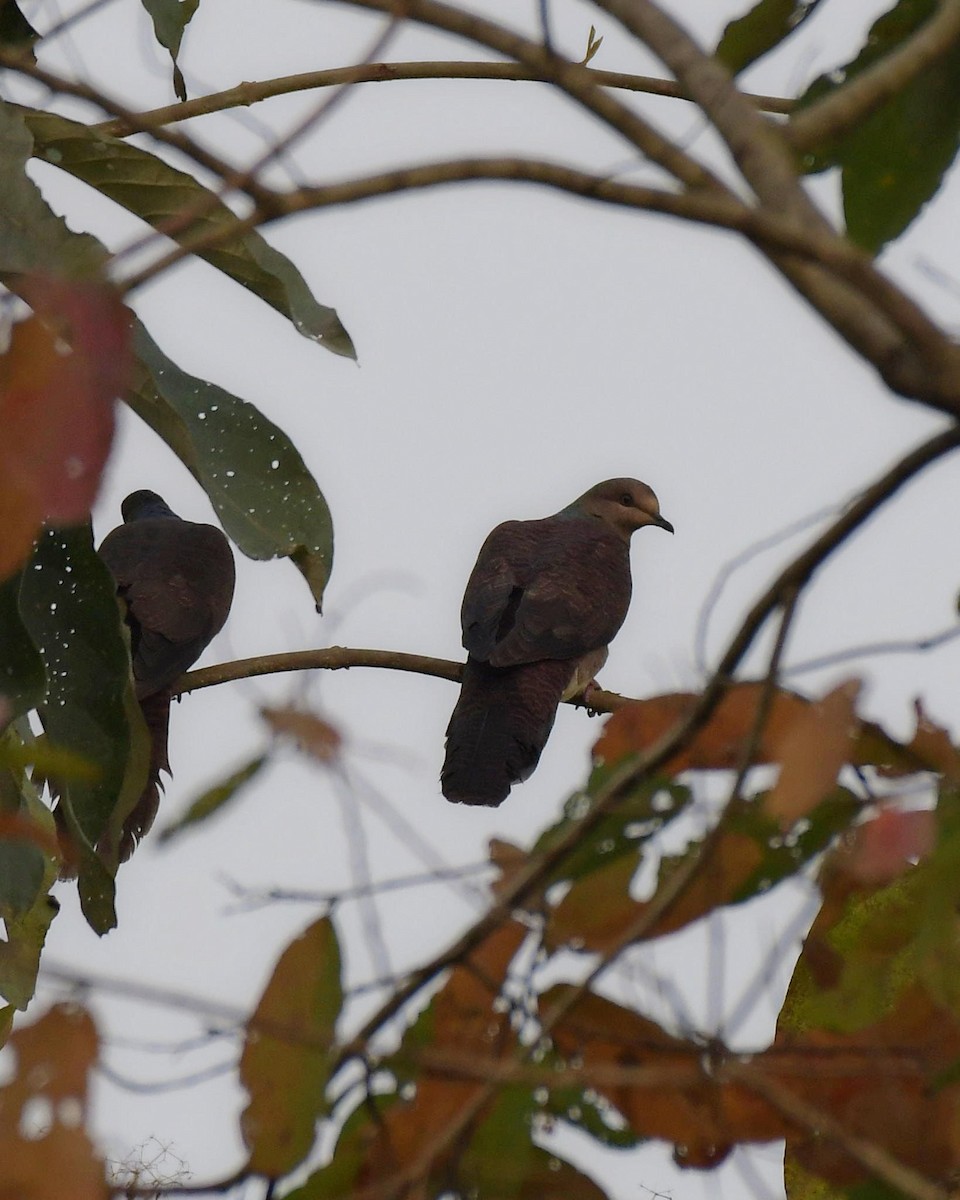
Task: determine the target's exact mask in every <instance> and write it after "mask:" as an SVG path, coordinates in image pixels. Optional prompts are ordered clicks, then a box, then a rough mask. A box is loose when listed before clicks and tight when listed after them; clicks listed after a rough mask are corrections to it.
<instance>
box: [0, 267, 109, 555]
mask: <svg viewBox="0 0 960 1200" xmlns="http://www.w3.org/2000/svg"><path fill="white" fill-rule="evenodd" d="M22 293H23V296H24V298H25V299H26V300H27V302H28V303H29V304H30V306H31V307H32V308H33V310H34V312H33V316H31V317H28V318H27V319H26V320H24V321H21V322H20V323H19V324H18V325H16V326H15V327H14V329H13V333H12V335H11V340H10V347H9V349H8V351H7V353H6V355H5V356H4V357H3V358H2V359H0V425H2V428H3V430H4V436H3V439H2V441H0V478H2V484H0V487H2V489H3V493H4V495H3V497H2V500H0V506H2V508H3V510H4V511H13V512H15V513H16V514H17V515H18V518H19V520H18V526H23V528H22V529H20V531H19V532H20V534H21V540H22V536H23V535H24V534H25V533H26V527H27V526H31V527H32V529H31V533H30V536H31V538H32V536H33V535H34V533H35V532H36V529H37V528H38V527H39V525H40V524H41V523H42V522H44V521H51V522H55V523H58V524H65V525H70V524H78V523H79V522H81V521H83V520H85V519H86V518H87V516H89V513H90V508H91V505H92V504H93V501H94V499H95V497H96V494H97V489H98V487H99V484H100V475H101V472H102V470H103V466H104V463H105V462H106V459H107V455H108V454H109V451H110V445H111V442H112V440H113V428H114V404H115V401H116V399H117V397H118V395H119V394H120V393H121V392H122V391H123V390H124V388H125V387H126V384H127V382H128V378H129V373H130V368H131V364H132V358H131V354H130V329H129V313H128V311H127V310H126V309H125V308H124V306H123V304H122V303H121V301H120V298H119V296H118V294H117V293H116V292H115V291H114V290H113V289H111V288H109V287H107V286H105V285H103V284H99V283H81V282H70V281H67V280H63V279H55V278H52V277H46V276H34V277H32V278H31V279H29V280H26V281H25V282H24V286H23V288H22Z"/></svg>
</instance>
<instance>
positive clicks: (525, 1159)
mask: <svg viewBox="0 0 960 1200" xmlns="http://www.w3.org/2000/svg"><path fill="white" fill-rule="evenodd" d="M538 1111H539V1109H538V1107H537V1105H536V1104H535V1102H534V1100H533V1097H532V1096H531V1094H530V1092H529V1090H528V1089H525V1088H522V1087H505V1088H503V1089H501V1091H500V1095H499V1097H498V1098H497V1102H496V1104H494V1106H493V1108H492V1109H491V1110H490V1112H489V1114H488V1115H487V1116H486V1117H485V1119H484V1120H483V1121H481V1122H480V1124H479V1126H478V1127H477V1130H476V1132H475V1133H474V1135H473V1138H472V1139H471V1142H470V1145H469V1146H468V1148H467V1150H466V1153H465V1154H464V1155H463V1157H462V1158H461V1159H460V1167H459V1171H458V1175H459V1183H460V1186H461V1190H462V1191H463V1192H464V1193H465V1194H467V1195H470V1194H473V1195H476V1196H496V1197H497V1200H534V1198H535V1197H543V1196H563V1197H564V1198H565V1200H603V1197H604V1196H605V1195H606V1193H605V1192H603V1191H602V1190H601V1189H600V1188H598V1187H597V1185H596V1184H595V1183H594V1182H593V1181H592V1180H591V1179H589V1178H588V1177H587V1176H586V1175H583V1174H581V1173H580V1172H579V1171H578V1170H577V1169H576V1168H575V1167H573V1166H571V1165H570V1163H568V1162H564V1161H563V1160H562V1159H559V1158H557V1157H556V1156H555V1155H553V1154H550V1153H549V1152H548V1151H546V1150H542V1149H541V1148H540V1147H539V1146H538V1145H536V1144H535V1142H534V1141H533V1140H532V1125H533V1119H534V1116H535V1114H536V1113H537V1112H538Z"/></svg>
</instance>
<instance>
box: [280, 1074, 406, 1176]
mask: <svg viewBox="0 0 960 1200" xmlns="http://www.w3.org/2000/svg"><path fill="white" fill-rule="evenodd" d="M396 1101H397V1096H396V1095H392V1096H376V1097H370V1098H368V1099H367V1100H366V1102H365V1103H363V1104H360V1105H359V1106H358V1107H357V1108H355V1109H354V1110H353V1112H351V1114H350V1116H349V1117H347V1119H346V1121H344V1123H343V1128H342V1129H341V1130H340V1135H339V1137H338V1138H337V1145H336V1148H335V1150H334V1152H333V1157H332V1158H331V1160H330V1162H329V1163H328V1164H327V1165H326V1166H325V1167H321V1168H320V1170H319V1171H314V1172H313V1174H312V1175H310V1176H308V1178H307V1179H306V1180H305V1181H304V1183H303V1184H302V1186H301V1187H298V1188H296V1189H295V1190H294V1191H292V1192H287V1193H286V1195H285V1196H284V1197H283V1200H343V1197H345V1196H350V1195H352V1194H353V1192H354V1191H355V1190H359V1189H360V1178H359V1176H360V1172H361V1171H362V1170H363V1167H364V1165H365V1162H366V1159H367V1154H368V1151H369V1148H370V1145H371V1144H372V1143H373V1142H374V1141H375V1140H376V1138H377V1137H378V1136H382V1134H383V1123H382V1120H383V1115H384V1112H385V1111H387V1110H388V1109H389V1108H390V1106H391V1105H392V1104H394V1103H395V1102H396ZM374 1111H375V1112H376V1113H377V1116H376V1117H375V1116H374Z"/></svg>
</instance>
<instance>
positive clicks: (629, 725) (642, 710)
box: [593, 683, 810, 775]
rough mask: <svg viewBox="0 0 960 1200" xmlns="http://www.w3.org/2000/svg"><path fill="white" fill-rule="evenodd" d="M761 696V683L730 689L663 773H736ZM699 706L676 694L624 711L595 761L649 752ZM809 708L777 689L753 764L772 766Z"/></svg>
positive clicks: (607, 729) (608, 728)
mask: <svg viewBox="0 0 960 1200" xmlns="http://www.w3.org/2000/svg"><path fill="white" fill-rule="evenodd" d="M763 691H764V685H763V684H760V683H742V684H738V685H736V686H735V687H732V688H730V689H729V690H728V691H727V692H726V694H725V695H724V696H723V699H722V700H721V701H720V703H719V704H718V705H717V708H716V710H715V711H714V714H713V716H712V717H711V718H710V720H709V721H708V722H707V724H706V725H705V726H704V728H703V729H701V730H700V731H699V733H697V734H696V736H695V737H694V738H693V740H692V741H691V743H690V745H689V746H688V747H687V748H686V750H684V751H683V752H682V753H680V754H678V755H676V756H675V757H674V758H672V759H670V761H669V762H668V763H667V764H666V766H665V767H664V773H665V774H668V775H677V774H679V773H680V772H681V771H687V770H734V769H736V768H737V767H738V766H739V765H740V763H741V760H742V758H743V755H744V751H745V750H746V748H747V746H748V744H749V742H750V739H751V738H752V737H753V734H754V729H755V727H756V723H757V710H758V705H759V703H760V699H761V696H762V695H763ZM698 700H699V696H697V695H696V693H693V692H677V693H674V694H671V695H666V696H654V697H653V698H652V699H650V700H638V701H637V702H636V703H635V704H628V705H626V706H625V707H623V708H621V709H620V710H619V711H618V712H615V713H614V714H613V716H612V717H611V718H610V719H609V721H607V723H606V725H605V726H604V730H603V733H602V734H601V736H600V739H599V741H598V742H597V743H596V745H595V746H594V749H593V753H594V758H595V759H597V760H598V761H600V762H604V763H611V762H616V761H617V760H618V759H621V758H623V757H624V756H625V755H627V754H634V753H636V752H638V751H640V752H643V751H646V750H649V749H650V747H651V746H653V745H654V744H655V743H656V742H658V741H659V740H660V738H662V737H663V736H664V735H665V734H667V733H669V732H670V730H671V729H673V728H674V726H675V725H676V724H677V722H678V721H681V720H683V719H684V718H685V717H686V716H687V714H688V713H689V712H690V710H691V709H692V708H693V707H694V705H695V704H696V703H697V701H698ZM809 706H810V702H809V701H808V700H806V699H804V697H802V696H798V695H797V694H796V693H794V692H788V691H784V690H783V689H779V690H778V691H776V692H775V693H774V694H773V696H772V698H771V703H770V707H769V711H768V716H767V720H766V722H765V724H764V729H763V734H762V736H761V737H760V738H759V739H758V742H757V746H756V748H755V753H754V755H753V761H754V763H758V764H759V763H767V762H771V761H773V760H774V758H775V752H774V746H775V745H776V743H777V741H778V740H779V739H780V738H781V737H782V736H783V734H784V733H785V732H786V730H787V729H788V728H789V727H790V726H791V725H792V724H793V723H794V722H795V721H796V720H798V719H799V717H800V716H801V714H803V713H804V712H806V710H807V709H808V708H809Z"/></svg>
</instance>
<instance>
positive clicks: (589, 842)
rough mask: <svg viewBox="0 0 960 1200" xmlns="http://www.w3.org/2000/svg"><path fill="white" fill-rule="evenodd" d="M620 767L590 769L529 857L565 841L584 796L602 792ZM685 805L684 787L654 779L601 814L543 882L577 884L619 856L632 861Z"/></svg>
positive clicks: (586, 804)
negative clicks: (585, 781)
mask: <svg viewBox="0 0 960 1200" xmlns="http://www.w3.org/2000/svg"><path fill="white" fill-rule="evenodd" d="M620 765H621V764H620V763H616V764H613V766H599V767H595V768H594V769H593V772H592V773H591V775H590V780H589V782H588V784H587V789H586V791H585V792H578V793H576V794H575V795H574V796H572V797H571V798H570V799H569V800H568V801H567V803H566V804H565V805H564V810H563V816H562V817H561V818H560V820H559V821H557V822H556V824H554V825H552V826H550V828H549V829H546V830H544V832H543V833H542V834H541V835H540V837H539V838H538V839H537V842H536V844H535V845H534V847H533V849H532V850H531V851H530V855H531V857H534V856H536V855H538V854H540V853H542V852H543V851H546V850H549V849H550V847H551V846H553V845H554V844H555V843H556V842H558V841H560V840H562V838H564V837H565V836H566V835H567V833H568V832H569V830H570V828H571V826H572V825H575V824H577V823H578V822H579V821H580V820H582V818H583V817H584V816H585V815H586V813H587V812H588V811H589V809H590V796H591V795H593V794H594V793H595V792H596V791H597V790H598V789H599V788H600V787H602V786H603V784H604V782H605V781H606V779H607V777H608V775H609V774H610V772H611V770H613V769H614V767H617V768H619V766H620ZM691 799H692V795H691V792H690V789H689V788H688V787H685V786H684V785H683V784H679V783H674V782H672V781H671V780H668V779H655V780H652V781H651V782H650V783H647V784H643V785H642V786H640V787H638V788H635V789H634V790H633V791H632V792H631V793H630V795H629V796H628V797H627V798H626V799H625V800H623V801H622V802H621V803H620V804H618V805H617V807H616V809H615V810H614V811H613V812H610V813H607V814H606V816H604V817H603V819H602V820H601V821H600V822H599V823H598V824H597V825H596V826H595V827H594V828H593V829H592V830H591V831H590V832H589V833H588V834H585V835H584V837H583V840H582V841H581V842H580V843H579V844H578V845H577V847H576V849H575V850H573V851H572V852H571V853H570V854H568V855H567V856H566V857H565V858H564V860H563V862H562V863H561V864H560V866H559V867H558V868H557V869H556V870H555V871H554V872H553V874H552V875H551V876H550V879H549V882H550V883H556V882H558V881H559V880H561V879H579V878H580V877H581V876H583V875H587V874H589V873H590V872H591V871H594V870H596V869H597V868H598V867H603V866H607V865H609V863H611V862H613V861H614V860H615V859H617V858H619V857H621V856H622V855H624V854H630V855H636V853H637V851H638V850H639V849H640V848H641V846H642V845H643V843H644V842H645V841H646V840H647V838H649V837H651V836H652V835H653V834H655V833H659V832H660V831H661V830H662V829H663V828H664V826H665V825H666V824H667V823H668V822H669V821H672V820H673V819H674V818H675V817H677V816H679V815H680V813H681V812H683V811H684V809H685V808H686V806H687V805H688V804H689V803H690V802H691Z"/></svg>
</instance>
